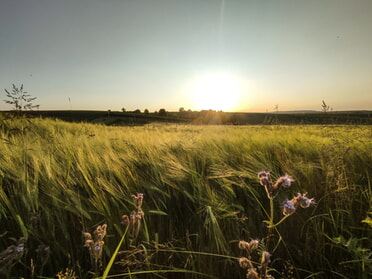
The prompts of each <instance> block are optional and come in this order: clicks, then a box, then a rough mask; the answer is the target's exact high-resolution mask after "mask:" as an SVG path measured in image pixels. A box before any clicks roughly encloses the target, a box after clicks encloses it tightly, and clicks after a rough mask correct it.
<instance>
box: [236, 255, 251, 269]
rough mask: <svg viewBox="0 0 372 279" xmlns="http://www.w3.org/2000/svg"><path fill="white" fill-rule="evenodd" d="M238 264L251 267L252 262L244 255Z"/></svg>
mask: <svg viewBox="0 0 372 279" xmlns="http://www.w3.org/2000/svg"><path fill="white" fill-rule="evenodd" d="M239 265H240V267H242V268H253V265H252V262H251V261H250V260H249V259H248V258H246V257H242V258H240V259H239Z"/></svg>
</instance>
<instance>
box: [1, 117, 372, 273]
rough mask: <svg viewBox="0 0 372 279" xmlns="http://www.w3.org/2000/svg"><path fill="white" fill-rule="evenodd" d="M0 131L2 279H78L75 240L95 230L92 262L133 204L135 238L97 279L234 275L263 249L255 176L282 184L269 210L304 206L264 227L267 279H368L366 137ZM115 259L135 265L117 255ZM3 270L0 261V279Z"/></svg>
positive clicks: (357, 129)
mask: <svg viewBox="0 0 372 279" xmlns="http://www.w3.org/2000/svg"><path fill="white" fill-rule="evenodd" d="M1 127H2V128H1V129H2V130H1V134H0V137H1V140H0V150H1V154H0V220H1V225H2V226H1V231H0V236H1V237H0V251H3V250H5V249H6V248H7V247H9V246H10V245H12V244H14V245H15V244H16V241H17V239H19V238H20V237H26V238H27V245H26V248H27V251H26V253H25V254H24V255H23V256H22V258H20V259H17V260H16V261H15V262H14V263H13V264H14V266H15V267H17V268H13V269H12V270H11V271H10V272H11V275H12V276H25V277H30V276H33V277H34V278H36V276H37V275H38V276H50V277H54V276H55V274H57V272H59V271H62V270H64V269H65V268H67V267H68V268H70V270H71V269H72V270H74V272H75V274H76V275H77V276H78V277H79V278H88V277H90V276H91V275H90V273H89V270H90V261H89V253H88V251H87V249H84V247H83V244H84V238H83V235H82V233H83V232H88V231H93V230H94V229H95V228H96V227H97V226H98V225H100V224H107V235H106V237H105V246H104V255H103V262H102V264H103V265H105V263H107V261H108V260H109V259H110V257H111V256H112V255H113V253H114V251H115V248H116V247H117V244H118V243H119V242H120V240H121V236H122V235H123V232H124V230H125V228H124V227H123V226H122V225H121V224H120V222H121V219H120V216H122V215H123V214H128V213H129V212H130V211H131V210H132V209H133V206H134V204H133V200H132V198H131V194H135V193H144V197H145V201H146V202H145V203H144V205H143V211H144V213H145V216H144V218H143V220H142V221H143V225H142V228H141V231H140V234H139V236H138V240H137V242H136V243H135V247H133V246H130V245H131V243H129V242H128V241H127V242H126V243H124V244H123V252H122V253H120V252H119V253H118V259H117V262H118V263H119V264H117V265H115V266H113V267H112V269H111V271H110V274H111V275H112V274H115V273H116V274H126V275H123V277H128V278H135V276H141V278H144V277H146V276H147V277H149V278H152V276H153V275H151V274H147V273H145V271H146V270H155V269H158V270H164V272H165V270H167V273H164V274H167V277H168V278H170V276H172V275H171V274H173V273H171V272H169V270H172V269H173V270H175V273H174V274H176V275H174V276H175V278H182V277H185V278H186V277H187V278H200V277H201V276H203V275H201V274H204V275H208V276H212V277H213V276H214V277H217V278H244V276H245V275H244V272H243V271H242V270H240V268H239V264H238V262H237V260H236V258H237V257H239V256H240V253H241V252H240V251H239V250H238V249H237V243H238V242H239V241H240V240H242V239H254V238H263V237H265V234H266V229H267V228H266V227H265V224H263V223H262V220H265V218H266V219H267V216H268V214H269V213H268V212H265V209H266V208H269V207H270V205H269V203H268V201H267V197H266V193H265V191H264V189H263V188H262V186H260V185H259V182H258V180H257V173H258V172H259V171H262V170H266V171H270V173H271V175H272V177H273V178H275V179H276V178H278V177H279V176H280V175H282V174H283V173H290V174H291V175H292V176H293V177H294V179H295V180H296V182H295V183H294V184H293V185H292V186H291V188H288V189H285V190H283V191H282V192H281V193H280V194H279V196H278V197H277V198H276V199H275V202H276V204H275V207H278V208H280V207H281V206H282V205H281V203H280V202H281V201H283V200H285V199H286V198H291V197H292V196H293V195H294V194H296V193H297V192H301V193H303V192H304V191H307V192H309V193H311V196H312V197H313V196H314V197H315V199H316V201H317V204H316V206H314V207H313V208H312V209H308V210H306V211H299V212H296V213H295V214H294V216H292V217H291V218H288V219H287V220H286V222H284V223H283V224H280V225H279V226H278V227H277V231H278V234H277V238H276V239H274V240H272V241H276V244H277V245H276V249H275V252H274V254H273V255H272V266H271V268H273V269H275V271H274V272H271V273H272V274H273V275H274V276H275V274H277V277H280V276H282V277H284V278H290V277H289V274H288V272H287V271H286V270H288V267H290V268H291V269H292V270H293V269H294V270H295V274H296V275H297V276H298V277H300V278H305V277H306V276H307V278H348V277H354V278H355V276H356V277H358V278H367V277H368V276H369V275H370V274H371V269H372V263H371V259H370V254H368V253H371V249H372V247H371V246H372V245H371V241H370V239H371V237H372V229H371V227H370V226H369V225H368V223H367V222H362V221H363V220H367V217H368V212H371V211H372V210H371V208H372V200H371V196H372V195H371V194H372V190H371V177H372V141H371V138H372V128H371V127H370V126H189V125H166V124H161V125H160V124H151V125H147V126H141V127H107V126H100V125H92V124H76V123H75V124H72V123H64V122H61V121H54V120H45V119H34V120H32V121H31V122H30V121H27V120H24V119H23V120H22V119H21V120H12V121H10V120H4V125H2V126H1ZM275 214H277V216H276V217H277V218H276V219H280V215H281V212H280V211H278V212H275ZM369 216H370V215H369ZM40 245H43V246H42V247H47V248H44V250H41V249H40V247H41V246H40ZM38 248H39V249H38ZM41 251H46V252H48V253H49V254H48V257H47V256H46V255H44V256H43V254H42V253H41ZM128 251H131V253H132V255H133V253H136V254H135V255H136V256H135V257H134V258H133V257H129V258H126V255H128V253H129V252H128ZM44 254H45V253H44ZM115 255H116V252H115ZM140 255H141V256H140ZM128 259H133V264H132V265H128V264H124V262H125V261H127V260H128ZM134 259H136V261H137V262H136V263H134ZM273 259H275V260H273ZM4 263H5V262H4V259H2V260H1V257H0V272H1V271H2V269H1V264H4ZM120 263H121V264H120ZM126 263H127V262H126ZM177 270H178V271H179V273H177V272H176V271H177ZM181 270H183V271H181ZM187 270H188V271H190V272H189V273H185V272H184V271H187ZM141 272H143V273H142V275H141ZM286 272H287V273H286ZM136 274H137V275H136ZM138 274H140V275H138ZM160 274H161V273H159V275H160ZM278 274H280V276H278ZM160 276H161V275H160ZM286 276H287V277H286ZM138 278H139V277H138Z"/></svg>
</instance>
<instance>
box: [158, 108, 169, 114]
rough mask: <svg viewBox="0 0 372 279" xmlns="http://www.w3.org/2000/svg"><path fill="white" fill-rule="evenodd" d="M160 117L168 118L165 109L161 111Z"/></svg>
mask: <svg viewBox="0 0 372 279" xmlns="http://www.w3.org/2000/svg"><path fill="white" fill-rule="evenodd" d="M159 116H167V111H166V110H165V109H163V108H162V109H159Z"/></svg>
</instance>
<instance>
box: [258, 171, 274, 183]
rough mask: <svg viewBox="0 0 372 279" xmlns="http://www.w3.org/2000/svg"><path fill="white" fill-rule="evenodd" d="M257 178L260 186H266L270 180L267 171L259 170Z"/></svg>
mask: <svg viewBox="0 0 372 279" xmlns="http://www.w3.org/2000/svg"><path fill="white" fill-rule="evenodd" d="M258 178H259V179H260V184H261V185H262V186H265V187H268V186H269V185H270V184H272V182H271V177H270V172H268V171H261V172H259V173H258Z"/></svg>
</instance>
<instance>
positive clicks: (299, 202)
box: [283, 193, 315, 215]
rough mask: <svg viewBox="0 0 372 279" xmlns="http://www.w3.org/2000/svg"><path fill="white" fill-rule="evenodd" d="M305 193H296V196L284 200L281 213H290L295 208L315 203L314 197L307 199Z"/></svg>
mask: <svg viewBox="0 0 372 279" xmlns="http://www.w3.org/2000/svg"><path fill="white" fill-rule="evenodd" d="M306 195H307V194H306V193H305V194H301V193H298V194H297V196H295V197H293V198H292V199H291V200H290V201H289V200H285V201H284V203H283V214H284V215H290V214H292V213H294V212H295V210H296V209H297V208H298V207H299V206H301V207H302V208H308V207H310V206H311V205H313V204H315V200H314V198H311V199H309V198H308V197H306Z"/></svg>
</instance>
